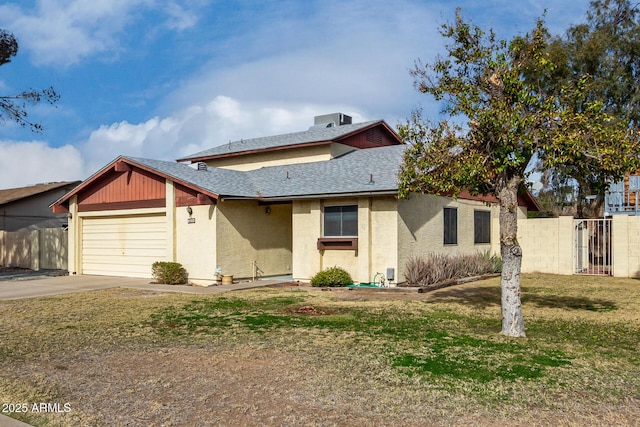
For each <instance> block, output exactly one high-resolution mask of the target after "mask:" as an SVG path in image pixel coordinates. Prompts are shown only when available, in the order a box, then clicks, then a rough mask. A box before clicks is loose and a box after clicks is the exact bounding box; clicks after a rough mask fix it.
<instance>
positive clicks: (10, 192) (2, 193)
mask: <svg viewBox="0 0 640 427" xmlns="http://www.w3.org/2000/svg"><path fill="white" fill-rule="evenodd" d="M79 183H80V181H64V182H51V183H48V184H36V185H31V186H29V187H20V188H8V189H6V190H0V205H4V204H6V203H11V202H15V201H16V200H20V199H24V198H27V197H31V196H35V195H36V194H41V193H45V192H47V191H50V190H56V189H58V188H61V187H69V186H71V185H76V184H79Z"/></svg>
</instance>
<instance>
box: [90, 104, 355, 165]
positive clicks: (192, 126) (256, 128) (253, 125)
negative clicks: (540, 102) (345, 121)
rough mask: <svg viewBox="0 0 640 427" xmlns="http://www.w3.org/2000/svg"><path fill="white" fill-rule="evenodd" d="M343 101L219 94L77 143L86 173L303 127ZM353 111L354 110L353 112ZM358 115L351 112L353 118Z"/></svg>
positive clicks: (99, 131)
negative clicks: (252, 99)
mask: <svg viewBox="0 0 640 427" xmlns="http://www.w3.org/2000/svg"><path fill="white" fill-rule="evenodd" d="M342 107H344V106H333V105H319V104H318V105H316V104H288V105H277V104H275V103H266V104H263V103H260V104H250V103H247V104H244V103H241V102H239V101H238V100H236V99H233V98H230V97H227V96H222V95H219V96H217V97H215V98H214V99H213V100H211V101H209V102H207V103H205V104H203V105H197V104H196V105H191V106H189V107H187V108H184V109H183V110H181V111H178V112H176V113H174V114H172V115H170V116H166V117H154V118H152V119H150V120H147V121H146V122H142V123H137V124H132V123H128V122H120V123H114V124H111V125H109V126H101V127H100V128H99V129H97V130H95V131H93V132H92V133H91V135H90V136H89V138H88V139H87V141H86V142H85V143H83V144H81V145H80V146H79V148H80V151H81V152H82V155H83V159H84V162H85V163H86V167H87V169H88V171H89V172H90V173H93V172H95V171H96V170H98V169H100V168H101V167H102V166H104V165H105V164H106V163H108V162H109V161H111V160H113V159H114V158H116V157H117V156H118V155H126V156H132V157H147V158H154V159H163V160H175V159H177V158H179V157H183V156H186V155H188V154H193V153H195V152H198V151H201V150H205V149H208V148H211V147H214V146H217V145H221V144H224V143H227V142H229V141H236V140H239V139H248V138H254V137H258V136H265V135H275V134H280V133H287V132H297V131H301V130H306V129H307V128H308V127H309V126H311V125H313V117H314V116H315V115H318V114H325V113H327V112H336V111H347V110H349V111H350V112H351V109H349V108H347V110H345V108H342ZM352 114H353V113H352ZM362 119H363V118H362V115H360V114H357V113H356V114H354V120H355V121H361V120H362Z"/></svg>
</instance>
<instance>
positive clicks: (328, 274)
mask: <svg viewBox="0 0 640 427" xmlns="http://www.w3.org/2000/svg"><path fill="white" fill-rule="evenodd" d="M351 284H353V279H351V275H350V274H349V273H347V271H346V270H345V269H343V268H340V267H330V268H327V269H325V270H322V271H321V272H319V273H317V274H316V275H315V276H313V278H312V279H311V286H316V287H319V286H330V287H335V286H349V285H351Z"/></svg>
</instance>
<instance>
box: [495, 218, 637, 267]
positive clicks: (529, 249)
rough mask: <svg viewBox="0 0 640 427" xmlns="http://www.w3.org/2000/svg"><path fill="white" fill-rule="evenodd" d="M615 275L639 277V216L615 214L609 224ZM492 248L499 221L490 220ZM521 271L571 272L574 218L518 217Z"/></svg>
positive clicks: (498, 229) (498, 244)
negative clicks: (491, 221) (519, 218)
mask: <svg viewBox="0 0 640 427" xmlns="http://www.w3.org/2000/svg"><path fill="white" fill-rule="evenodd" d="M611 230H612V231H611V238H612V265H613V275H614V276H615V277H634V278H640V216H627V215H615V216H613V218H612V225H611ZM491 240H492V251H494V252H495V253H500V225H499V222H498V219H494V220H493V223H492V239H491ZM518 242H519V243H520V246H521V247H522V272H523V273H550V274H564V275H571V274H574V267H573V266H574V257H575V256H576V254H575V249H574V218H573V217H570V216H561V217H559V218H529V219H521V220H519V221H518Z"/></svg>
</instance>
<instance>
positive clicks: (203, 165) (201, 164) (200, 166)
mask: <svg viewBox="0 0 640 427" xmlns="http://www.w3.org/2000/svg"><path fill="white" fill-rule="evenodd" d="M198 170H199V171H206V170H207V164H206V163H205V162H198Z"/></svg>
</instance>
